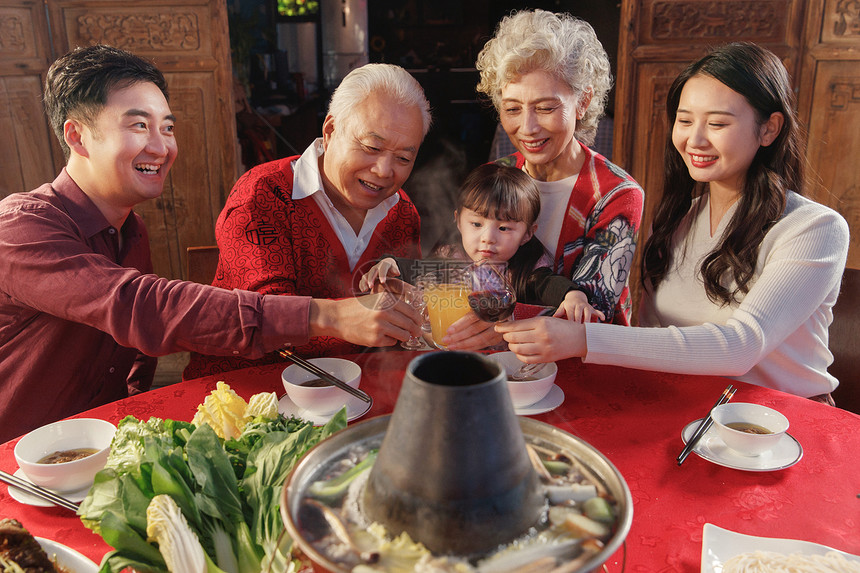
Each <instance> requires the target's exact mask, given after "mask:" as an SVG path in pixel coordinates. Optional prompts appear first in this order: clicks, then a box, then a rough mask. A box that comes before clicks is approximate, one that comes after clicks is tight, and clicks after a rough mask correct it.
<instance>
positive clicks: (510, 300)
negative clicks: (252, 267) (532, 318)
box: [469, 262, 517, 322]
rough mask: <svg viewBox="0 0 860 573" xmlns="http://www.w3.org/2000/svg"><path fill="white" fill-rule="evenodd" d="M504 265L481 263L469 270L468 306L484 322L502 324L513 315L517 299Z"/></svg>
mask: <svg viewBox="0 0 860 573" xmlns="http://www.w3.org/2000/svg"><path fill="white" fill-rule="evenodd" d="M507 274H508V273H507V268H506V266H505V265H499V264H493V263H488V262H481V263H476V264H474V265H472V266H471V267H470V268H469V278H470V279H471V283H472V292H471V293H470V294H469V306H471V307H472V310H473V311H474V312H475V314H477V315H478V318H480V319H481V320H483V321H486V322H502V321H505V320H507V319H508V318H510V316H511V315H512V314H513V313H514V306H515V305H516V303H517V297H516V294H515V293H514V288H513V287H512V286H511V282H510V281H509V280H508V277H507Z"/></svg>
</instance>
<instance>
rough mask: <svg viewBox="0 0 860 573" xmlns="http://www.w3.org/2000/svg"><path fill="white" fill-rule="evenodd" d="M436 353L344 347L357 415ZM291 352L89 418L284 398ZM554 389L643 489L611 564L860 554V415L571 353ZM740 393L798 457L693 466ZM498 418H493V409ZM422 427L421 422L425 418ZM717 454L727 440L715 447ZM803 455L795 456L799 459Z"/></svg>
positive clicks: (100, 548)
mask: <svg viewBox="0 0 860 573" xmlns="http://www.w3.org/2000/svg"><path fill="white" fill-rule="evenodd" d="M420 354H422V352H415V351H406V350H394V349H382V350H374V351H368V352H364V353H361V354H350V355H344V356H342V357H343V358H347V359H349V360H352V361H354V362H356V363H358V364H359V365H360V366H361V369H362V377H361V381H360V387H361V388H362V389H364V390H365V391H366V392H367V393H369V394H370V395H371V396H372V397H373V403H372V406H371V407H370V408H369V410H368V411H367V412H364V413H362V415H361V416H359V417H357V418H356V419H355V420H353V421H351V422H350V424H354V423H357V422H359V421H361V420H364V419H369V418H371V417H374V416H381V415H386V414H390V413H391V412H392V411H393V409H394V407H395V404H396V401H397V397H398V394H399V390H400V387H401V383H402V381H403V377H404V373H405V372H406V369H407V367H408V366H409V364H410V362H411V361H412V360H413V359H415V358H416V357H417V356H419V355H420ZM286 366H288V363H286V362H285V363H276V364H268V365H262V366H254V367H250V368H245V369H241V370H235V371H230V372H222V373H218V374H215V375H211V376H206V377H203V378H197V379H194V380H187V381H182V382H178V383H175V384H172V385H169V386H165V387H162V388H159V389H155V390H150V391H148V392H144V393H141V394H137V395H134V396H131V397H129V398H126V399H123V400H120V401H117V402H113V403H110V404H107V405H104V406H101V407H98V408H94V409H92V410H89V411H86V412H82V413H80V414H78V415H77V416H75V417H94V418H101V419H105V420H109V421H111V422H113V423H114V424H116V423H118V422H119V421H120V420H121V419H123V418H124V417H126V416H135V417H137V418H139V419H142V420H147V419H149V418H150V417H153V416H154V417H158V418H172V419H178V420H186V421H190V420H191V418H192V417H193V416H194V413H195V412H196V409H197V405H198V404H200V403H201V402H202V401H203V400H204V398H205V397H206V396H207V395H208V394H209V393H210V392H211V391H212V390H214V389H215V387H216V384H217V383H218V382H219V381H223V382H226V383H227V384H228V385H229V386H230V387H231V388H232V389H233V390H234V391H235V392H236V393H237V394H239V395H240V396H242V397H243V398H245V399H246V400H247V399H248V398H250V397H251V396H252V395H253V394H256V393H258V392H275V393H276V394H277V396H278V397H281V396H283V395H284V387H283V384H282V381H281V372H282V371H283V370H284V368H285V367H286ZM557 366H558V374H557V376H556V379H555V384H554V388H553V391H555V392H556V397H558V396H559V394H558V392H561V393H562V394H563V399H562V401H561V403H560V404H559V405H555V404H552V406H554V407H553V408H551V409H549V410H548V411H545V412H542V413H533V414H531V417H533V418H534V419H536V420H538V421H541V422H545V423H547V424H551V425H552V426H555V427H557V428H560V429H561V430H564V431H566V432H569V433H570V434H572V435H574V436H576V437H577V438H579V439H581V440H583V441H585V442H587V444H589V445H591V446H592V447H593V448H595V449H597V450H598V451H599V452H600V453H602V454H603V456H605V457H606V458H607V459H608V460H609V461H610V462H611V464H613V465H614V466H615V467H616V468H617V469H618V471H619V472H620V474H621V475H622V476H623V478H624V480H625V482H626V484H627V486H628V487H629V490H630V493H631V496H632V500H633V519H632V525H631V527H630V530H629V532H628V534H627V536H626V539H625V542H624V543H623V544H622V545H621V546H620V547H619V549H618V550H617V551H616V552H615V553H614V554H613V555H612V556H611V557H610V558H609V560H608V561H607V562H606V564H605V570H607V571H609V572H610V573H614V572H618V571H625V572H631V573H632V572H637V573H646V572H647V573H658V572H674V571H678V572H687V571H699V570H700V565H701V563H702V549H703V531H704V530H705V526H706V524H712V525H714V526H717V527H719V528H722V529H727V530H730V531H733V532H736V533H741V534H746V535H751V536H759V537H767V538H782V539H791V540H803V541H808V542H814V543H817V544H822V545H825V546H828V547H831V548H834V549H837V550H840V551H843V552H847V553H850V554H854V555H857V554H860V462H858V460H860V416H858V415H856V414H854V413H851V412H848V411H846V410H842V409H840V408H838V407H833V406H829V405H826V404H822V403H819V402H816V401H813V400H809V399H806V398H801V397H798V396H794V395H791V394H786V393H783V392H780V391H776V390H771V389H768V388H763V387H760V386H755V385H750V384H745V383H743V382H738V381H736V380H733V379H728V378H724V377H721V376H703V375H682V374H667V373H661V372H651V371H645V370H634V369H628V368H622V367H616V366H604V365H593V364H586V363H583V362H582V361H581V360H580V359H567V360H562V361H559V362H557ZM729 384H732V385H733V386H734V387H735V388H736V389H737V390H736V393H735V395H734V398H733V401H734V402H752V403H757V404H763V405H765V406H769V407H771V408H774V409H776V410H778V411H779V412H782V413H783V414H784V415H785V416H786V417H787V418H788V419H789V422H790V427H789V430H788V433H789V434H790V437H791V439H792V440H793V442H791V444H792V447H794V446H795V445H796V448H797V455H796V456H794V457H792V459H791V460H790V461H789V463H782V464H777V465H778V466H779V467H770V466H768V464H766V463H765V464H764V465H763V466H761V467H759V466H756V465H755V464H753V466H754V467H751V468H747V467H740V468H739V467H735V464H734V463H728V464H724V463H722V460H721V459H720V458H719V456H717V458H716V463H715V461H714V459H706V458H709V457H710V458H713V457H714V455H716V454H713V455H711V456H708V455H707V454H706V455H704V456H702V455H699V453H697V452H696V451H694V452H693V453H692V454H691V455H690V456H689V457H688V458H687V459H686V460H685V461H684V462H683V463H682V464H678V462H677V457H678V455H679V453H680V452H681V450H682V449H683V447H684V441H683V440H682V432H684V431H685V428H686V432H688V433H689V432H691V431H692V429H694V427H695V424H694V422H695V421H696V420H699V419H701V418H703V417H705V416H706V415H707V414H708V412H709V411H710V408H711V407H712V406H713V405H714V402H715V401H716V399H717V398H718V397H719V396H720V394H721V393H722V392H723V390H724V389H725V388H726V387H727V385H729ZM486 415H492V413H491V412H488V413H486ZM415 431H416V432H420V431H421V429H420V428H415ZM16 441H17V439H13V440H11V441H9V442H6V443H5V444H2V445H0V469H2V470H5V471H6V472H9V473H13V472H15V471H16V470H17V469H18V468H17V464H16V462H15V459H14V456H13V447H14V445H15V443H16ZM715 451H716V449H715ZM790 457H791V456H790ZM0 517H8V518H15V519H18V520H19V521H21V522H22V523H23V524H24V526H25V527H26V528H27V529H28V530H29V531H30V532H31V533H33V534H34V535H36V536H40V537H44V538H47V539H51V540H55V541H57V542H59V543H62V544H65V545H66V546H68V547H71V548H73V549H75V550H77V551H79V552H80V553H82V554H84V555H85V556H87V557H89V558H90V559H92V560H93V561H95V562H96V563H99V562H100V560H101V559H102V557H103V556H104V554H105V553H106V552H108V551H109V550H110V548H109V546H108V545H107V544H106V543H105V542H104V541H103V540H102V539H101V537H99V536H98V535H96V534H94V533H93V532H91V531H90V530H88V529H86V528H85V527H84V526H83V524H82V523H81V521H80V520H79V519H78V518H77V516H76V515H75V513H74V512H72V511H70V510H67V509H63V508H60V507H56V506H50V507H41V506H35V505H28V504H23V503H19V502H18V501H16V500H15V499H14V498H13V497H12V496H11V495H10V494H9V492H8V488H7V487H6V486H5V485H4V486H2V487H0Z"/></svg>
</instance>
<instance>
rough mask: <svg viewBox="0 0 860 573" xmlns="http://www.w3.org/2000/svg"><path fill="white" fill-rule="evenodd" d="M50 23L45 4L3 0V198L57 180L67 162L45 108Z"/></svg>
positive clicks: (0, 128)
mask: <svg viewBox="0 0 860 573" xmlns="http://www.w3.org/2000/svg"><path fill="white" fill-rule="evenodd" d="M45 22H46V20H45V16H44V9H43V7H42V3H41V2H36V1H33V0H30V1H24V2H21V1H20V0H18V1H10V0H0V133H3V134H4V137H2V138H0V164H2V166H3V168H2V169H0V198H2V197H5V196H7V195H10V194H11V193H18V192H21V191H29V190H31V189H33V188H35V187H38V186H39V185H41V184H42V183H45V182H46V181H52V180H53V179H54V176H55V175H56V173H57V171H58V170H59V169H60V168H61V167H62V165H63V163H64V161H63V159H62V152H61V151H60V147H59V144H58V143H56V141H55V139H54V135H53V132H52V131H51V129H50V127H49V126H48V124H47V120H46V118H45V112H44V109H43V107H42V84H43V83H44V77H45V72H46V71H47V69H48V65H49V61H50V58H51V55H50V44H49V42H48V34H47V25H46V23H45Z"/></svg>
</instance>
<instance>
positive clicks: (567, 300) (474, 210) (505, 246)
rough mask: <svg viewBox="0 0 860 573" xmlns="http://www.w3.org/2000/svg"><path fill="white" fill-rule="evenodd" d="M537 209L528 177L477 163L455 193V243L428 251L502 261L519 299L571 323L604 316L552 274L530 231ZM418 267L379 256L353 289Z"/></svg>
mask: <svg viewBox="0 0 860 573" xmlns="http://www.w3.org/2000/svg"><path fill="white" fill-rule="evenodd" d="M539 213H540V191H539V190H538V188H537V185H535V182H534V180H533V179H532V178H531V177H529V176H528V175H527V174H526V173H524V172H523V171H522V170H520V169H517V168H515V167H509V166H504V165H497V164H494V163H488V164H485V165H481V166H480V167H477V168H476V169H474V170H473V171H472V172H471V173H469V175H468V176H467V177H466V180H465V181H464V182H463V184H462V185H461V186H460V190H459V194H458V197H457V209H456V210H455V211H454V221H455V223H456V224H457V229H458V230H459V232H460V237H461V244H460V245H444V246H443V247H441V248H437V249H435V250H434V256H438V257H445V258H453V259H460V260H465V261H472V262H476V263H477V262H482V261H486V262H489V263H500V264H506V265H507V271H508V278H509V280H510V282H511V284H512V286H513V287H514V290H515V291H516V296H517V300H518V301H519V302H523V303H527V304H538V305H543V306H551V307H558V309H557V310H556V312H555V314H554V316H565V315H566V316H567V317H568V318H569V319H570V320H575V321H577V322H591V321H596V320H601V321H602V320H604V319H605V316H606V315H605V312H604V311H603V309H598V308H594V307H592V306H591V304H590V301H589V297H588V295H587V293H586V292H583V291H582V290H578V289H577V285H576V284H575V283H573V282H572V281H570V280H569V279H567V278H565V277H563V276H560V275H556V274H553V272H552V269H551V268H550V265H551V264H552V261H551V260H550V258H549V256H547V254H546V252H545V250H544V247H543V245H542V244H541V242H540V241H539V240H538V239H537V237H535V236H534V233H535V230H536V229H537V223H536V221H537V217H538V214H539ZM424 266H426V265H422V263H421V262H420V261H408V260H404V259H398V260H395V259H393V258H390V257H389V258H385V259H383V260H381V261H380V262H378V263H377V264H376V265H374V266H373V267H372V268H371V269H370V270H369V271H368V272H367V273H366V274H365V275H364V276H362V277H361V281H360V282H359V288H360V289H361V290H369V289H370V288H371V287H372V286H373V284H374V282H376V281H379V282H380V283H382V284H384V283H385V280H386V278H387V277H388V276H398V277H401V278H402V279H403V280H404V281H405V282H411V280H412V278H413V277H414V276H417V275H419V274H421V272H420V269H421V268H422V267H424ZM415 271H418V272H415Z"/></svg>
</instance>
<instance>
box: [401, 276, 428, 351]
mask: <svg viewBox="0 0 860 573" xmlns="http://www.w3.org/2000/svg"><path fill="white" fill-rule="evenodd" d="M425 284H426V281H425V280H423V279H422V278H421V277H419V278H418V279H417V280H416V281H415V284H414V285H409V284H407V285H404V291H403V300H404V301H405V302H406V304H409V305H410V306H412V308H414V309H415V310H417V311H418V314H420V315H421V316H422V317H423V316H424V311H425V310H426V308H427V300H426V298H425V296H424V285H425ZM422 330H423V325H422ZM400 346H402V347H403V348H405V349H406V350H421V349H423V348H427V346H426V345H425V344H424V341H423V340H422V339H421V337H419V336H410V337H409V340H404V341H403V342H401V343H400Z"/></svg>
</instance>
